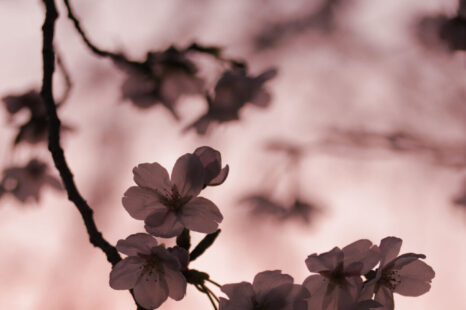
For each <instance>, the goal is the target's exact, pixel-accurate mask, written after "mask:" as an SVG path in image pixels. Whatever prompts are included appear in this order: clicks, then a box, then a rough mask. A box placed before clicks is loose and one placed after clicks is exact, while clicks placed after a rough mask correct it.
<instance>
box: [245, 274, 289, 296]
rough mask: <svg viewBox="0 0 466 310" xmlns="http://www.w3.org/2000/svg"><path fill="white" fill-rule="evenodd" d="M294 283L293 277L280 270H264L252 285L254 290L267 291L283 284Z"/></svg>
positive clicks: (257, 291)
mask: <svg viewBox="0 0 466 310" xmlns="http://www.w3.org/2000/svg"><path fill="white" fill-rule="evenodd" d="M284 284H287V285H293V278H292V277H291V276H289V275H287V274H282V272H281V271H280V270H273V271H263V272H260V273H258V274H257V275H256V276H255V277H254V281H253V283H252V287H253V288H254V291H255V292H256V294H257V293H259V292H267V291H270V290H272V289H274V288H276V287H279V286H281V285H284Z"/></svg>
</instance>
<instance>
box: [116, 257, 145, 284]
mask: <svg viewBox="0 0 466 310" xmlns="http://www.w3.org/2000/svg"><path fill="white" fill-rule="evenodd" d="M142 264H143V261H142V259H140V258H138V257H127V258H125V259H123V260H121V261H119V262H118V263H117V264H116V265H115V267H113V269H112V271H111V272H110V287H111V288H113V289H115V290H129V289H131V288H133V287H134V286H135V284H136V282H137V281H138V279H139V276H140V274H141V270H142Z"/></svg>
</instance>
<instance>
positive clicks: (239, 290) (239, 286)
mask: <svg viewBox="0 0 466 310" xmlns="http://www.w3.org/2000/svg"><path fill="white" fill-rule="evenodd" d="M221 290H222V292H224V293H225V294H226V295H227V296H228V297H229V298H230V300H225V299H224V301H223V302H222V304H224V305H225V306H222V308H221V309H222V310H227V309H228V310H236V309H252V307H253V303H252V299H253V298H254V291H253V289H252V285H251V284H250V283H247V282H241V283H234V284H225V285H223V286H222V287H221Z"/></svg>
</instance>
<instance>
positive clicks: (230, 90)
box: [187, 67, 277, 134]
mask: <svg viewBox="0 0 466 310" xmlns="http://www.w3.org/2000/svg"><path fill="white" fill-rule="evenodd" d="M276 74H277V70H276V69H269V70H267V71H265V72H263V73H261V74H260V75H258V76H256V77H252V76H249V75H247V72H246V69H245V68H243V67H237V68H234V69H232V70H230V71H226V72H224V73H223V75H222V77H221V78H220V79H219V80H218V82H217V85H216V86H215V90H214V91H215V94H214V98H213V99H212V98H210V96H207V104H208V110H207V112H206V114H204V115H203V116H201V117H200V118H199V119H198V120H196V121H195V122H194V123H193V124H191V125H190V126H188V128H187V129H189V128H195V129H196V131H197V133H198V134H205V133H206V132H207V129H208V128H209V126H210V125H211V123H212V122H219V123H222V122H229V121H234V120H238V119H239V111H240V110H241V108H243V107H244V106H245V105H246V104H247V103H251V104H254V105H256V106H258V107H266V106H268V104H269V102H270V95H269V93H268V92H267V91H266V90H265V89H264V88H263V86H264V84H265V82H267V81H268V80H270V79H271V78H273V77H274V76H275V75H276Z"/></svg>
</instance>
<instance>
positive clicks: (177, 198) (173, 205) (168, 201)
mask: <svg viewBox="0 0 466 310" xmlns="http://www.w3.org/2000/svg"><path fill="white" fill-rule="evenodd" d="M160 196H161V197H160V201H161V202H162V203H163V204H164V205H165V206H167V207H168V208H169V209H170V210H172V211H174V212H178V211H180V210H181V208H182V207H183V206H184V205H185V204H186V203H187V202H188V201H189V200H190V199H191V198H190V197H182V196H181V195H180V193H179V192H178V188H177V187H176V185H173V186H172V189H171V192H168V193H166V195H160Z"/></svg>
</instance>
